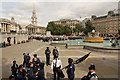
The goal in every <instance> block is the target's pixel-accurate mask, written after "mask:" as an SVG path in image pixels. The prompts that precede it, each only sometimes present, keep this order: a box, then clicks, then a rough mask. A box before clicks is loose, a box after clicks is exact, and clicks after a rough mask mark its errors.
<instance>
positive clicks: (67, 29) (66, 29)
mask: <svg viewBox="0 0 120 80" xmlns="http://www.w3.org/2000/svg"><path fill="white" fill-rule="evenodd" d="M68 33H72V28H71V27H69V26H64V32H63V34H68Z"/></svg>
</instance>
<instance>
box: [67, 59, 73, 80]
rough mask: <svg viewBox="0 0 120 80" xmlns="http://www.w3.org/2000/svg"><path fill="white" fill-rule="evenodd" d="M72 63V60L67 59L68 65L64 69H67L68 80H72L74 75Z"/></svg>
mask: <svg viewBox="0 0 120 80" xmlns="http://www.w3.org/2000/svg"><path fill="white" fill-rule="evenodd" d="M72 62H73V59H71V58H68V63H69V65H68V66H67V67H66V69H67V75H68V79H69V80H74V77H75V74H74V72H75V66H74V64H73V63H72Z"/></svg>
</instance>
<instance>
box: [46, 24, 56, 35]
mask: <svg viewBox="0 0 120 80" xmlns="http://www.w3.org/2000/svg"><path fill="white" fill-rule="evenodd" d="M54 28H55V23H54V22H48V25H47V31H51V34H54Z"/></svg>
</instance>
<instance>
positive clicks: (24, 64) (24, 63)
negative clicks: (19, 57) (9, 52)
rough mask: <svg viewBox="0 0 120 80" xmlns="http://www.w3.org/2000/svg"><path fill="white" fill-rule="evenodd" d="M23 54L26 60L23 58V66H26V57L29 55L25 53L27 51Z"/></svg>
mask: <svg viewBox="0 0 120 80" xmlns="http://www.w3.org/2000/svg"><path fill="white" fill-rule="evenodd" d="M23 55H24V60H23V67H25V66H26V59H27V58H26V57H27V55H26V54H25V53H23Z"/></svg>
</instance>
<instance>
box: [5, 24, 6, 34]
mask: <svg viewBox="0 0 120 80" xmlns="http://www.w3.org/2000/svg"><path fill="white" fill-rule="evenodd" d="M5 32H6V24H5Z"/></svg>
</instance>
